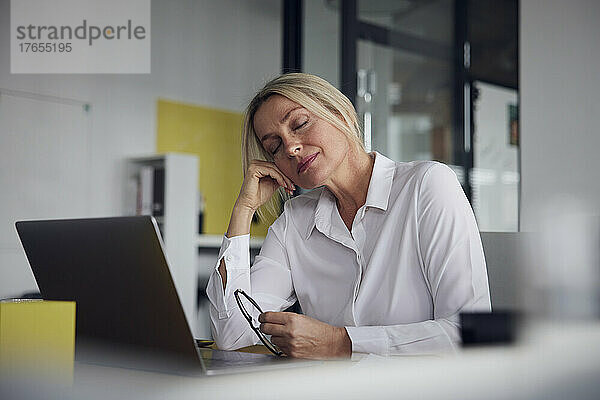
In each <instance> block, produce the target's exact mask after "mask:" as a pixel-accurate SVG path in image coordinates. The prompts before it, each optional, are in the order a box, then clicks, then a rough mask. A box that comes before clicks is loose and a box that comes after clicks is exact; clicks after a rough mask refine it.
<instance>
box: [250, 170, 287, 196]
mask: <svg viewBox="0 0 600 400" xmlns="http://www.w3.org/2000/svg"><path fill="white" fill-rule="evenodd" d="M257 174H258V176H259V179H260V178H263V177H269V178H272V179H274V180H275V181H276V182H277V183H278V184H279V185H280V186H281V187H283V188H284V189H285V190H287V191H291V190H292V187H293V185H291V184H288V182H287V180H286V178H285V175H282V174H280V173H278V172H277V170H276V169H274V168H270V167H265V169H260V170H258V171H257Z"/></svg>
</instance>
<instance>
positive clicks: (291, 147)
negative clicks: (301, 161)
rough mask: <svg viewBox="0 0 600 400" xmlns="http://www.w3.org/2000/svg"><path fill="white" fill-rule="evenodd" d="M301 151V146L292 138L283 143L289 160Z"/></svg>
mask: <svg viewBox="0 0 600 400" xmlns="http://www.w3.org/2000/svg"><path fill="white" fill-rule="evenodd" d="M301 149H302V144H300V142H299V141H298V139H296V138H294V137H291V138H289V139H287V141H286V142H285V151H286V153H287V155H288V157H290V158H293V157H295V156H296V153H298V152H299V151H300V150H301Z"/></svg>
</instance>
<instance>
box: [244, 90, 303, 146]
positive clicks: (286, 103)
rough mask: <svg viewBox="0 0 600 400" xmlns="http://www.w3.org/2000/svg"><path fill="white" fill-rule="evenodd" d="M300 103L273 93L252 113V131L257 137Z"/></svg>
mask: <svg viewBox="0 0 600 400" xmlns="http://www.w3.org/2000/svg"><path fill="white" fill-rule="evenodd" d="M297 107H300V105H299V104H298V103H296V102H294V101H292V100H290V99H288V98H287V97H284V96H281V95H278V94H274V95H272V96H271V97H269V98H268V99H267V100H266V101H265V102H264V103H262V104H261V105H260V107H258V110H256V114H254V120H253V123H254V131H255V132H256V134H257V136H258V137H259V139H260V138H261V137H262V135H265V134H266V133H267V132H269V131H270V130H272V129H274V128H276V127H277V126H279V124H280V123H281V119H282V118H283V117H284V116H285V115H286V114H287V113H288V112H289V111H290V110H292V109H294V108H297Z"/></svg>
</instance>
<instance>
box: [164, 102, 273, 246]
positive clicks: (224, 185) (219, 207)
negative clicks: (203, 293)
mask: <svg viewBox="0 0 600 400" xmlns="http://www.w3.org/2000/svg"><path fill="white" fill-rule="evenodd" d="M242 118H243V116H242V114H241V113H237V112H232V111H225V110H219V109H215V108H208V107H201V106H197V105H193V104H184V103H180V102H174V101H169V100H165V99H159V100H158V105H157V134H156V150H157V152H159V153H164V152H170V151H172V152H180V153H191V154H196V155H198V158H199V168H200V171H199V179H200V182H198V187H199V188H200V190H201V191H202V194H203V195H204V199H205V210H204V227H203V233H206V234H216V235H222V234H224V233H225V232H226V231H227V227H228V225H229V219H230V217H231V211H232V209H233V205H234V203H235V201H236V199H237V196H238V194H239V191H240V187H241V185H242V180H243V173H242V156H241V128H242ZM273 221H274V220H270V221H267V223H263V224H258V223H252V226H251V229H250V234H251V235H252V236H263V237H264V236H266V234H267V229H268V226H269V225H271V224H272V223H273Z"/></svg>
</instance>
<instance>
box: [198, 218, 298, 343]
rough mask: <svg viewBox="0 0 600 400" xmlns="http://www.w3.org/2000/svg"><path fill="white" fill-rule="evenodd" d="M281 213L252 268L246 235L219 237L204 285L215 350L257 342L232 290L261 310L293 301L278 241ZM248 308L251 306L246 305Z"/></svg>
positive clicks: (282, 226)
mask: <svg viewBox="0 0 600 400" xmlns="http://www.w3.org/2000/svg"><path fill="white" fill-rule="evenodd" d="M284 214H285V213H284ZM284 214H282V215H281V216H280V217H279V218H278V219H277V220H276V221H275V222H274V223H273V224H272V225H271V226H270V227H269V230H268V232H267V236H266V238H265V240H264V242H263V245H262V247H261V251H260V253H259V254H258V255H257V256H256V258H255V260H254V264H253V265H252V268H250V246H249V241H250V235H249V234H248V235H241V236H234V237H231V238H228V237H227V236H223V241H222V244H221V248H220V250H219V256H218V258H217V262H216V264H215V267H214V270H213V272H212V273H211V275H210V278H209V281H208V285H207V287H206V293H207V296H208V299H209V301H210V321H211V330H212V334H213V338H214V340H215V342H216V344H217V347H218V348H219V349H223V350H233V349H238V348H241V347H245V346H250V345H253V344H256V343H258V342H259V339H258V337H257V336H256V334H255V333H254V331H252V329H250V326H249V324H248V322H247V321H246V319H244V317H243V315H242V313H241V312H240V310H239V308H238V305H237V302H236V300H235V296H234V292H235V290H236V289H242V290H243V291H245V292H246V293H248V294H249V295H250V296H251V297H252V298H254V299H255V300H256V302H257V303H258V304H259V305H260V307H261V308H262V309H263V311H281V310H283V309H285V308H287V307H289V306H290V305H292V304H293V303H294V302H295V301H296V297H295V294H294V289H293V285H292V278H291V273H290V269H289V263H288V259H287V255H286V252H285V247H284V245H283V242H282V238H283V237H284V232H285V223H286V221H285V219H286V217H285V215H284ZM221 260H224V263H225V269H226V273H227V281H226V285H225V289H223V281H222V277H221V274H220V272H219V265H220V263H221ZM244 304H246V302H245V303H244ZM248 304H249V303H248ZM250 310H253V307H249V311H250ZM253 311H256V310H253ZM253 315H254V316H255V318H257V317H258V312H253Z"/></svg>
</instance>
